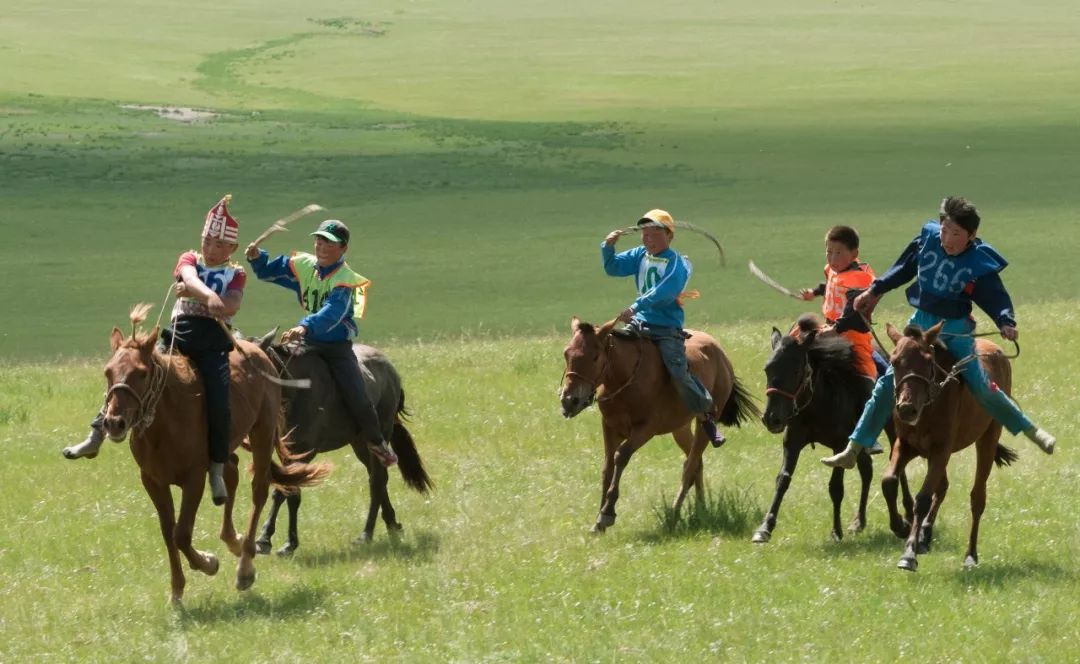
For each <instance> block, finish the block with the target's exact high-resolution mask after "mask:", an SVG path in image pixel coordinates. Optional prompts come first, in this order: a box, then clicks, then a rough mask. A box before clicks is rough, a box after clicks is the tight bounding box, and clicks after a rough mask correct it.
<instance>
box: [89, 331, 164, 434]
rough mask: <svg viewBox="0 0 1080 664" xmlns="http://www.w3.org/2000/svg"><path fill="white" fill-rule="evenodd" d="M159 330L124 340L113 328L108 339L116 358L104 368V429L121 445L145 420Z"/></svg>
mask: <svg viewBox="0 0 1080 664" xmlns="http://www.w3.org/2000/svg"><path fill="white" fill-rule="evenodd" d="M158 332H159V328H158V327H156V326H155V327H154V329H153V330H152V331H151V332H150V334H135V333H134V332H133V333H132V336H131V337H128V338H126V339H125V338H124V334H123V333H122V332H121V331H120V329H119V328H116V327H114V328H113V330H112V334H111V335H109V343H110V344H111V345H112V351H113V355H112V358H110V359H109V362H108V363H107V364H106V365H105V380H106V381H107V382H108V384H109V390H108V392H107V393H106V396H105V421H104V423H103V428H104V430H105V433H106V434H108V436H109V438H111V439H112V440H113V441H115V442H120V441H122V440H124V438H125V437H126V436H127V434H128V430H130V429H131V427H133V426H135V425H136V424H137V423H138V421H139V420H140V419H141V418H142V416H143V409H144V405H145V403H146V401H147V397H148V394H147V392H148V391H149V388H150V376H151V374H152V372H153V371H154V361H153V353H154V344H155V343H157V338H158Z"/></svg>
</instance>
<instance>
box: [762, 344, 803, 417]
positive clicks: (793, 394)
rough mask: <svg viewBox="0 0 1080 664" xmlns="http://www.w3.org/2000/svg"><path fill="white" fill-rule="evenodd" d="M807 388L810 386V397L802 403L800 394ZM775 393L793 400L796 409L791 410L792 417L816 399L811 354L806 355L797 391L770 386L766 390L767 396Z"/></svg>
mask: <svg viewBox="0 0 1080 664" xmlns="http://www.w3.org/2000/svg"><path fill="white" fill-rule="evenodd" d="M807 388H809V390H810V398H809V399H807V400H806V401H805V402H804V403H802V404H800V403H799V395H800V394H802V391H803V390H805V389H807ZM774 394H778V395H780V396H782V397H784V398H785V399H790V400H791V402H792V404H793V408H794V410H792V412H791V417H795V416H796V415H798V414H799V413H800V412H802V409H803V408H806V407H807V406H809V405H810V402H811V401H813V400H814V369H813V367H811V366H810V356H809V354H807V356H806V366H805V367H804V369H803V378H802V381H801V382H800V383H799V386H798V387H797V388H795V391H794V392H786V391H784V390H781V389H780V388H779V387H770V388H767V389H766V390H765V396H767V397H769V396H772V395H774ZM791 417H789V418H788V419H791Z"/></svg>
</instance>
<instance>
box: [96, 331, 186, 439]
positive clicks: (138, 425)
mask: <svg viewBox="0 0 1080 664" xmlns="http://www.w3.org/2000/svg"><path fill="white" fill-rule="evenodd" d="M169 350H170V352H171V351H172V348H171V347H170V349H169ZM148 374H149V375H148V378H147V382H148V385H147V387H146V389H145V390H143V393H142V394H139V393H138V392H137V391H135V388H133V387H131V386H130V385H128V384H127V383H125V382H123V381H121V382H119V383H113V384H112V385H111V386H109V391H108V392H106V393H105V403H106V404H108V403H109V400H110V399H112V397H113V395H114V394H116V393H117V392H127V393H128V394H130V395H131V396H132V397H133V398H134V399H135V401H137V402H138V404H139V407H138V408H137V409H136V410H135V421H134V422H133V423H132V424H131V432H132V433H134V434H141V433H142V432H143V431H145V430H146V428H147V427H148V426H150V423H151V422H153V421H154V415H155V412H156V410H157V405H158V402H159V401H161V395H162V394H163V393H164V392H165V381H166V379H167V378H168V370H167V369H166V367H164V366H163V365H161V364H159V363H158V361H157V360H156V359H155V358H154V357H153V355H151V357H150V368H149V370H148Z"/></svg>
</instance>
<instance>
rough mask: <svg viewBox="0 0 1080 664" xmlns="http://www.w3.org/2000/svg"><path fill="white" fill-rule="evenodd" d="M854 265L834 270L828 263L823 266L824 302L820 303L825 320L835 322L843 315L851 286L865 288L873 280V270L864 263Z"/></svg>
mask: <svg viewBox="0 0 1080 664" xmlns="http://www.w3.org/2000/svg"><path fill="white" fill-rule="evenodd" d="M854 265H855V267H854V268H852V269H848V270H844V271H843V272H834V271H833V269H832V268H831V267H829V266H828V265H826V266H825V302H824V303H822V305H821V313H822V314H824V316H825V320H827V321H829V322H830V323H835V322H836V321H838V320H840V317H841V316H843V315H844V303H845V302H847V292H848V290H850V289H852V288H859V289H864V290H865V289H867V288H869V287H870V284H871V283H872V282H873V281H874V271H873V270H871V269H870V266H869V265H867V264H866V263H854Z"/></svg>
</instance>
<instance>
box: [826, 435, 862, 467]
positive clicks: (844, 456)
mask: <svg viewBox="0 0 1080 664" xmlns="http://www.w3.org/2000/svg"><path fill="white" fill-rule="evenodd" d="M863 449H864V448H863V446H862V445H860V444H858V443H856V442H855V441H854V440H849V441H848V444H847V447H845V448H844V451H843V452H840V453H839V454H834V455H832V456H830V457H825V458H824V459H822V460H821V463H823V464H825V465H826V466H828V467H830V468H844V469H846V470H851V469H852V468H854V467H855V461H856V460H857V459H858V458H859V455H860V454H862V452H863Z"/></svg>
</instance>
